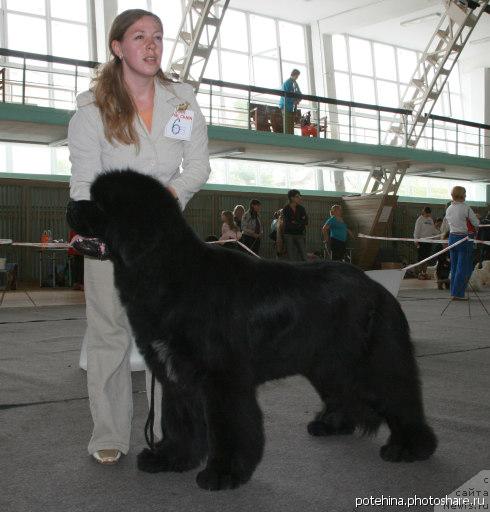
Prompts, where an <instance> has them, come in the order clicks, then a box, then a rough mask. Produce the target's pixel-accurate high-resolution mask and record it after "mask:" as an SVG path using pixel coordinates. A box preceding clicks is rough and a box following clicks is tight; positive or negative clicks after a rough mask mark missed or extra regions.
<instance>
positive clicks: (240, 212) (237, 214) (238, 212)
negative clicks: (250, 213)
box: [234, 208, 245, 219]
mask: <svg viewBox="0 0 490 512" xmlns="http://www.w3.org/2000/svg"><path fill="white" fill-rule="evenodd" d="M244 213H245V210H244V209H243V208H237V209H236V210H235V213H234V216H235V217H236V218H237V219H241V218H242V217H243V214H244Z"/></svg>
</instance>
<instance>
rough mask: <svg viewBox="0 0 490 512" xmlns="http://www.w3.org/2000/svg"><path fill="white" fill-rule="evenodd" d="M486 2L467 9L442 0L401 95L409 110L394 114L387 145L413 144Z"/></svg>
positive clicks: (460, 4)
mask: <svg viewBox="0 0 490 512" xmlns="http://www.w3.org/2000/svg"><path fill="white" fill-rule="evenodd" d="M489 1H490V0H482V1H480V3H479V5H478V7H476V8H475V9H473V10H471V9H469V8H468V7H465V6H464V5H462V3H461V2H460V1H458V0H446V4H447V7H446V12H445V13H444V14H443V15H442V16H441V19H440V22H439V24H438V26H437V28H436V30H435V32H434V34H433V36H432V37H431V39H430V41H429V44H428V45H427V48H426V49H425V51H424V53H423V54H422V56H421V58H420V60H419V62H418V64H417V68H416V70H415V72H414V74H413V76H412V79H411V81H410V84H409V86H408V87H407V89H406V91H405V94H404V96H403V100H402V105H401V107H402V108H404V109H406V110H411V111H412V113H411V114H410V115H408V116H397V118H396V119H395V120H394V121H393V123H392V125H391V126H390V128H389V131H388V135H387V140H388V141H389V143H390V144H391V145H394V146H397V145H399V144H400V143H402V144H405V145H407V146H409V147H416V146H417V143H418V142H419V140H420V137H421V135H422V133H423V131H424V128H425V126H426V124H427V120H428V117H427V116H428V114H430V113H431V112H432V109H433V108H434V105H435V103H436V101H437V99H438V98H439V95H440V94H441V92H442V90H443V88H444V85H445V83H446V81H447V79H448V77H449V74H450V73H451V71H452V69H453V67H454V65H455V64H456V61H457V60H458V57H459V56H460V55H461V52H462V51H463V48H464V47H465V45H466V43H467V42H468V39H469V37H470V35H471V33H472V32H473V29H474V28H475V26H476V24H477V23H478V20H479V19H480V17H481V15H482V14H483V12H484V9H485V7H487V6H488V5H489ZM390 137H391V140H390V139H389V138H390ZM400 139H401V140H400Z"/></svg>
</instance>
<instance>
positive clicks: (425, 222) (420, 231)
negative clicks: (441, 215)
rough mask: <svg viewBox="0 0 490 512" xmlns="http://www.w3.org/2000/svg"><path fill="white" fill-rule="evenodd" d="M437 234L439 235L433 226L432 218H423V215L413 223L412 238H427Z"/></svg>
mask: <svg viewBox="0 0 490 512" xmlns="http://www.w3.org/2000/svg"><path fill="white" fill-rule="evenodd" d="M437 234H439V231H437V229H436V227H435V226H434V219H433V218H432V217H424V216H423V215H419V217H418V218H417V220H416V221H415V228H414V231H413V237H414V238H429V237H431V236H434V235H437Z"/></svg>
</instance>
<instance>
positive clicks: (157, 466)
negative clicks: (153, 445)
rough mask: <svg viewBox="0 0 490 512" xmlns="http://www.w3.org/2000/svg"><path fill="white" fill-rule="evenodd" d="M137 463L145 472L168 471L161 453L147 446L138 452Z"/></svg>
mask: <svg viewBox="0 0 490 512" xmlns="http://www.w3.org/2000/svg"><path fill="white" fill-rule="evenodd" d="M137 465H138V469H139V470H140V471H145V472H146V473H158V472H160V471H168V469H167V467H168V464H167V461H166V460H165V459H164V458H163V457H162V454H161V453H160V452H155V451H152V450H150V449H148V448H144V449H143V450H142V451H141V452H140V453H138V457H137Z"/></svg>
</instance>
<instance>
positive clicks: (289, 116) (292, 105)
mask: <svg viewBox="0 0 490 512" xmlns="http://www.w3.org/2000/svg"><path fill="white" fill-rule="evenodd" d="M299 75H300V72H299V70H298V69H293V70H292V71H291V76H290V77H289V78H288V79H287V80H286V81H285V82H284V83H283V84H282V86H281V91H285V92H294V93H298V94H301V90H300V88H299V85H298V82H296V80H298V77H299ZM299 102H300V100H299V99H296V98H285V97H284V96H281V99H280V100H279V107H280V108H281V109H282V110H283V111H284V118H285V121H286V123H285V124H286V126H285V130H284V133H291V134H292V133H294V112H295V111H296V106H297V105H298V103H299Z"/></svg>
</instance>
